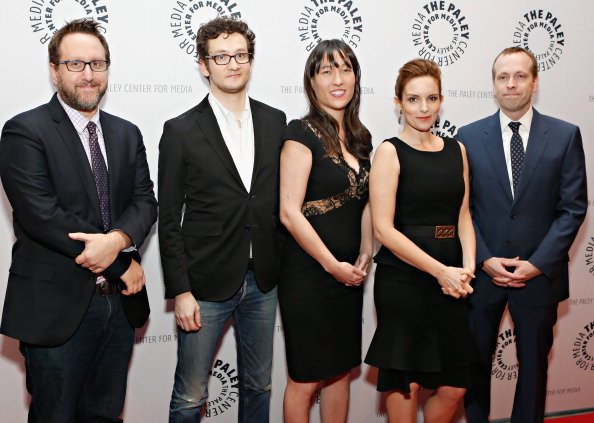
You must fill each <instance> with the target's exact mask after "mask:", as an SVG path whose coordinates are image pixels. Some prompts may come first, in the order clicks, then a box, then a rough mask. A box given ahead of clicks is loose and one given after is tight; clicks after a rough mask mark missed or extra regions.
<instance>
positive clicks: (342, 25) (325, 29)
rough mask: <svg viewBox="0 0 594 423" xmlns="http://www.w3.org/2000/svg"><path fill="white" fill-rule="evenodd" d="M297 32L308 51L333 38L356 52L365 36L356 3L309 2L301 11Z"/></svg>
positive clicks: (343, 0) (334, 0)
mask: <svg viewBox="0 0 594 423" xmlns="http://www.w3.org/2000/svg"><path fill="white" fill-rule="evenodd" d="M297 33H298V36H299V39H300V41H301V43H302V45H304V46H305V50H307V51H310V50H311V49H313V48H314V47H315V46H316V45H317V44H318V43H319V42H320V41H322V40H327V39H331V38H339V39H341V40H342V41H344V42H345V43H347V44H348V45H349V46H351V48H353V49H355V48H357V47H358V46H359V44H360V43H361V37H362V36H363V18H362V17H361V13H360V12H359V9H358V8H357V4H356V1H354V0H309V1H308V2H307V3H306V4H305V5H304V7H303V9H301V11H300V12H299V18H298V25H297Z"/></svg>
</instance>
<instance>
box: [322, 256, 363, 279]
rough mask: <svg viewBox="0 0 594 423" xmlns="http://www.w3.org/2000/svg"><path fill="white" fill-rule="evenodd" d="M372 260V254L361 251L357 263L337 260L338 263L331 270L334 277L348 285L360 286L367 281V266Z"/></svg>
mask: <svg viewBox="0 0 594 423" xmlns="http://www.w3.org/2000/svg"><path fill="white" fill-rule="evenodd" d="M370 261H371V256H370V255H369V254H367V253H361V254H360V255H359V257H357V260H356V261H355V264H350V263H348V262H345V261H342V262H337V263H336V265H335V266H334V267H333V268H332V269H331V270H329V272H328V273H330V274H331V275H332V276H334V279H336V280H337V281H338V282H340V283H343V284H345V285H346V286H359V285H361V284H362V283H363V281H365V277H366V276H367V268H368V267H369V263H370Z"/></svg>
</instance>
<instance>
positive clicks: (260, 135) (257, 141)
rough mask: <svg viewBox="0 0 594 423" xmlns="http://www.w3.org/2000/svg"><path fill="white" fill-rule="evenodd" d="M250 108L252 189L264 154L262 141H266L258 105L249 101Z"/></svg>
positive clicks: (263, 122)
mask: <svg viewBox="0 0 594 423" xmlns="http://www.w3.org/2000/svg"><path fill="white" fill-rule="evenodd" d="M250 108H251V110H252V121H253V124H254V170H253V172H252V184H251V186H252V187H253V186H254V185H255V183H256V177H257V176H258V171H259V170H260V162H261V161H262V155H263V154H264V151H263V148H264V140H265V139H266V128H267V126H266V122H265V118H264V116H262V113H261V110H260V107H259V105H258V104H257V103H256V102H254V101H253V100H252V99H250Z"/></svg>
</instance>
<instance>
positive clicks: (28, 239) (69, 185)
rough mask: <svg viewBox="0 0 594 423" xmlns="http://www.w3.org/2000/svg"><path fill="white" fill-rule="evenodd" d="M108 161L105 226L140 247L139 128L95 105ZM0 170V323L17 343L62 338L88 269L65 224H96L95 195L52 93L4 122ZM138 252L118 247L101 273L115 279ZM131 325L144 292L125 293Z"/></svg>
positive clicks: (146, 224)
mask: <svg viewBox="0 0 594 423" xmlns="http://www.w3.org/2000/svg"><path fill="white" fill-rule="evenodd" d="M100 119H101V127H102V129H103V135H104V139H105V148H106V153H107V162H108V166H109V186H110V202H111V220H112V227H113V228H115V229H121V230H123V231H124V232H125V233H127V234H128V235H129V236H130V238H132V240H133V241H134V243H135V245H136V246H137V247H140V246H141V245H142V243H143V242H144V239H145V237H146V236H147V235H148V233H149V231H150V228H151V226H152V225H153V223H154V222H155V220H156V215H157V203H156V200H155V197H154V194H153V183H152V182H151V179H150V176H149V169H148V164H147V161H146V153H145V148H144V144H143V142H142V136H141V134H140V131H139V130H138V128H137V127H136V126H134V125H132V124H131V123H130V122H127V121H125V120H123V119H120V118H117V117H115V116H112V115H110V114H108V113H105V112H103V111H102V112H101V115H100ZM0 177H1V178H2V184H3V185H4V190H5V191H6V195H7V197H8V199H9V201H10V204H11V206H12V208H13V226H14V234H15V236H16V242H15V244H14V246H13V249H12V264H11V266H10V274H9V278H8V285H7V291H6V298H5V303H4V310H3V314H2V326H1V329H0V331H1V332H2V333H3V334H5V335H8V336H10V337H13V338H17V339H20V340H22V341H25V342H28V343H31V344H36V345H43V346H53V345H59V344H62V343H64V342H66V341H67V340H68V339H69V338H70V337H71V336H72V335H73V334H74V332H75V330H76V328H77V327H78V325H79V323H80V322H81V320H82V318H83V317H84V315H85V313H86V310H87V307H88V305H89V301H90V299H91V296H92V295H93V287H94V284H95V279H96V278H95V277H94V276H93V274H92V273H91V272H90V271H89V270H87V269H85V268H83V267H81V266H79V265H77V264H76V263H75V261H74V258H75V257H76V256H77V255H79V254H80V253H81V252H82V251H83V249H84V244H83V243H82V242H80V241H74V240H71V239H70V238H69V237H68V233H69V232H87V233H100V232H101V227H102V223H101V213H100V209H99V197H98V195H97V189H96V187H95V182H94V179H93V173H92V170H91V167H90V164H89V161H88V159H87V156H86V154H85V151H84V148H83V145H82V142H81V140H80V137H79V135H78V134H77V132H76V130H75V128H74V126H73V125H72V122H71V121H70V119H69V117H68V115H67V114H66V112H65V111H64V108H63V107H62V105H61V104H60V102H59V101H58V98H57V96H56V95H54V97H53V98H52V99H51V101H50V102H49V103H48V104H45V105H43V106H40V107H38V108H36V109H33V110H30V111H28V112H25V113H22V114H20V115H18V116H16V117H14V118H12V119H10V120H9V121H8V122H6V124H5V125H4V129H3V130H2V138H1V140H0ZM132 256H134V257H135V258H137V259H139V256H138V253H137V252H134V253H120V254H119V255H118V257H117V259H116V261H115V262H114V263H113V264H112V265H111V266H110V267H109V268H108V269H107V270H106V271H105V276H106V277H107V278H109V279H118V278H119V277H120V276H121V275H122V274H123V273H124V272H125V271H126V269H127V268H128V266H129V264H130V260H131V257H132ZM124 306H125V308H126V313H127V315H128V319H129V320H130V323H132V324H133V325H134V326H137V327H139V326H142V325H143V324H144V322H145V321H146V318H147V317H148V311H149V309H148V299H147V297H146V291H143V292H142V293H140V294H137V295H136V296H132V297H128V298H126V300H124Z"/></svg>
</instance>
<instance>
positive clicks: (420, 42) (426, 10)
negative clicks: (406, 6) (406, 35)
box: [411, 1, 470, 67]
mask: <svg viewBox="0 0 594 423" xmlns="http://www.w3.org/2000/svg"><path fill="white" fill-rule="evenodd" d="M411 35H412V41H413V45H414V47H417V48H418V50H417V53H418V55H419V57H422V58H423V59H429V60H433V61H434V62H437V64H438V65H439V66H441V67H443V66H448V65H451V64H452V63H455V62H457V61H458V60H459V59H460V58H461V57H462V55H463V54H464V53H465V52H466V50H467V49H468V43H469V41H470V31H469V28H468V20H467V19H466V16H465V15H464V13H463V12H462V10H460V8H459V7H458V6H456V5H455V4H454V3H450V2H445V1H432V2H429V3H427V4H425V5H424V6H423V7H422V8H421V10H420V11H419V12H417V16H416V17H415V18H414V20H413V24H412V31H411Z"/></svg>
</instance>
